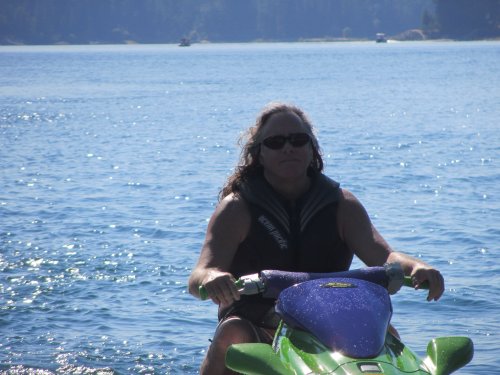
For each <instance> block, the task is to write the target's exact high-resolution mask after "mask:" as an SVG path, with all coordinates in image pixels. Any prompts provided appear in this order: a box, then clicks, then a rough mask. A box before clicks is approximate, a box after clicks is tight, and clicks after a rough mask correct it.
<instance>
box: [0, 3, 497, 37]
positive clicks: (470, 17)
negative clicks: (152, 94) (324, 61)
mask: <svg viewBox="0 0 500 375" xmlns="http://www.w3.org/2000/svg"><path fill="white" fill-rule="evenodd" d="M412 29H419V30H421V31H422V32H421V33H420V34H419V35H422V36H424V37H425V36H427V37H432V38H438V37H445V38H453V39H480V38H495V37H499V34H500V31H499V30H500V0H0V43H2V44H54V43H70V44H87V43H127V42H137V43H175V42H178V41H179V39H180V38H183V37H185V38H190V39H191V40H192V41H193V42H197V41H205V40H206V41H211V42H248V41H257V40H262V41H296V40H308V39H336V38H355V39H364V38H370V39H371V38H373V36H374V35H375V33H378V32H384V33H386V34H387V35H390V36H393V35H402V34H403V33H404V32H405V31H408V30H412Z"/></svg>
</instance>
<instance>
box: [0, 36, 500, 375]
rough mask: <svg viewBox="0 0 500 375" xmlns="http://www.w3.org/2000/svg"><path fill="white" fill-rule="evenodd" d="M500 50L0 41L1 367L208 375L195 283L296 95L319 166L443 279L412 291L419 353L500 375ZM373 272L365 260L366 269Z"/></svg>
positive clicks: (400, 309)
mask: <svg viewBox="0 0 500 375" xmlns="http://www.w3.org/2000/svg"><path fill="white" fill-rule="evenodd" d="M499 61H500V43H498V42H475V43H446V42H443V43H441V42H433V43H427V42H422V43H420V42H418V43H388V44H383V45H382V44H376V43H368V42H365V43H296V44H234V45H232V44H228V45H193V46H191V47H189V48H179V47H177V46H174V45H145V46H54V47H44V46H39V47H23V46H13V47H10V46H9V47H0V102H1V104H0V160H1V169H0V372H5V373H13V374H35V373H36V374H56V373H57V374H59V373H70V374H101V373H104V374H114V373H116V374H196V373H197V371H198V366H199V363H200V361H201V360H202V358H203V356H204V351H205V349H206V347H207V345H208V343H209V341H208V340H209V338H211V336H212V333H213V330H214V328H215V324H216V306H215V305H213V304H211V303H210V302H201V301H198V300H196V299H194V298H193V297H191V296H190V295H189V294H188V293H187V292H186V282H187V278H188V276H189V273H190V270H191V268H192V267H193V265H194V263H195V262H196V260H197V257H198V253H199V249H200V246H201V243H202V241H203V238H204V232H205V229H206V225H207V220H208V218H209V217H210V215H211V213H212V211H213V209H214V206H215V204H216V198H217V193H218V190H219V188H220V187H221V186H222V184H223V182H224V180H225V178H226V177H227V176H228V174H229V173H230V172H231V169H232V168H233V166H234V164H235V162H236V161H237V159H238V156H239V149H238V145H237V138H238V137H239V135H240V133H241V132H242V131H243V130H244V129H245V128H246V127H247V126H248V125H250V124H251V123H252V122H253V121H254V119H255V117H256V115H257V113H258V112H259V111H260V109H261V108H262V107H263V106H264V105H265V104H266V103H267V102H269V101H272V100H279V101H286V102H292V103H295V104H297V105H298V106H300V107H302V108H303V109H304V110H305V111H306V112H307V113H308V114H309V116H310V117H311V119H312V121H313V122H314V124H315V125H316V126H317V128H318V135H319V139H320V142H321V145H322V148H323V154H324V159H325V162H326V174H327V175H329V176H330V177H332V178H334V179H336V180H338V181H339V182H341V184H342V186H344V187H346V188H348V189H350V190H351V191H352V192H354V193H355V194H356V195H357V196H358V198H359V199H360V200H361V201H362V202H363V203H364V205H365V206H366V208H367V210H368V212H369V214H370V216H371V217H372V220H373V222H374V223H375V225H376V226H377V227H378V229H379V231H380V232H381V233H382V234H383V235H384V237H385V238H386V239H387V240H388V241H389V243H390V244H391V245H392V246H393V247H394V248H395V249H398V250H401V251H404V252H406V253H408V254H410V255H413V256H416V257H422V259H425V260H426V261H428V262H429V263H431V264H433V265H435V266H436V267H438V268H439V269H440V270H441V271H442V272H443V274H444V276H445V279H446V293H445V295H444V296H443V298H442V299H441V300H440V301H439V302H437V303H428V302H426V301H425V293H424V292H420V291H417V292H415V291H413V290H410V289H408V290H404V291H401V292H400V293H399V294H397V295H395V296H394V297H393V305H394V318H393V320H394V324H395V325H396V327H397V328H398V329H399V331H400V334H401V336H402V339H403V341H404V342H406V343H407V344H408V345H409V346H410V347H411V348H412V349H414V350H415V351H416V352H417V353H419V354H421V355H423V354H424V353H425V347H426V344H427V342H428V340H430V339H431V338H433V337H436V336H447V335H465V336H469V337H471V338H472V339H473V341H474V344H475V356H474V359H473V361H472V363H471V364H470V365H468V366H467V367H465V368H464V369H462V370H460V371H459V372H458V373H459V374H468V375H478V374H488V375H489V374H493V373H498V372H499V371H500V370H499V368H500V322H499V318H498V317H499V311H500V298H499V296H500V261H499V258H498V253H499V243H500V224H499V223H500V192H499V189H498V186H499V185H500V168H499V164H498V162H499V160H498V156H499V150H500V124H499V120H500V106H499V104H500V90H499V88H500V71H499V64H498V63H499ZM358 266H361V264H360V263H359V262H358V261H356V262H355V263H354V265H353V267H358Z"/></svg>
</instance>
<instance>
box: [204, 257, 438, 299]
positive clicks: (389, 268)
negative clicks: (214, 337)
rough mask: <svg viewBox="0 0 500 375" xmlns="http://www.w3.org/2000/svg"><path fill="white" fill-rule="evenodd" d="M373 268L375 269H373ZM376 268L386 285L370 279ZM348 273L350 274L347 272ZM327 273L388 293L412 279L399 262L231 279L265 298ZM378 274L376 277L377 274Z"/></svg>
mask: <svg viewBox="0 0 500 375" xmlns="http://www.w3.org/2000/svg"><path fill="white" fill-rule="evenodd" d="M374 270H375V272H373V271H374ZM376 272H379V273H384V276H386V277H387V278H388V280H385V281H384V282H386V283H387V285H383V282H382V280H371V278H372V279H373V278H374V277H378V276H374V275H375V274H376ZM349 275H352V276H349ZM327 277H354V278H359V279H366V280H368V281H372V282H375V283H378V284H381V285H383V286H385V287H386V288H387V289H388V291H389V293H390V294H394V293H396V292H397V291H398V290H399V289H400V287H401V286H402V285H403V286H407V287H411V288H413V287H414V286H413V282H412V279H411V277H410V276H403V271H402V269H401V268H400V266H399V264H389V265H385V266H384V267H369V268H366V269H361V270H351V271H346V272H334V273H325V274H319V273H294V272H282V271H262V272H260V273H254V274H251V275H247V276H242V277H241V278H239V279H238V280H236V281H235V286H236V288H237V289H238V292H239V293H240V294H244V295H252V294H258V293H263V294H264V296H265V297H267V298H277V296H278V295H279V293H280V292H281V290H283V289H285V288H286V287H288V286H291V285H294V284H298V283H300V282H304V281H308V280H312V279H318V278H327ZM378 278H379V277H378ZM419 288H420V289H429V283H428V282H424V283H422V284H421V285H420V286H419ZM198 291H199V295H200V299H201V300H207V299H208V298H209V297H208V292H207V290H206V288H205V287H204V286H203V285H200V287H199V289H198Z"/></svg>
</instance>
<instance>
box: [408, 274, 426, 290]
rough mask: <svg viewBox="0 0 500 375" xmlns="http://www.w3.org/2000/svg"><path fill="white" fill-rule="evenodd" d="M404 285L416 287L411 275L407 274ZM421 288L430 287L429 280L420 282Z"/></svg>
mask: <svg viewBox="0 0 500 375" xmlns="http://www.w3.org/2000/svg"><path fill="white" fill-rule="evenodd" d="M403 285H404V286H408V287H410V288H414V286H413V281H412V280H411V277H410V276H405V278H404V280H403ZM419 289H429V282H428V281H424V282H423V283H422V284H420V287H419Z"/></svg>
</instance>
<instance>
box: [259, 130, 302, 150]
mask: <svg viewBox="0 0 500 375" xmlns="http://www.w3.org/2000/svg"><path fill="white" fill-rule="evenodd" d="M310 140H311V136H310V135H309V134H307V133H291V134H288V136H285V135H273V136H271V137H268V138H266V139H264V140H263V141H262V143H263V144H264V146H266V147H267V148H270V149H271V150H279V149H282V148H283V147H284V146H285V143H286V142H287V141H288V143H290V144H291V145H292V146H293V147H302V146H304V145H305V144H307V143H309V141H310Z"/></svg>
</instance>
